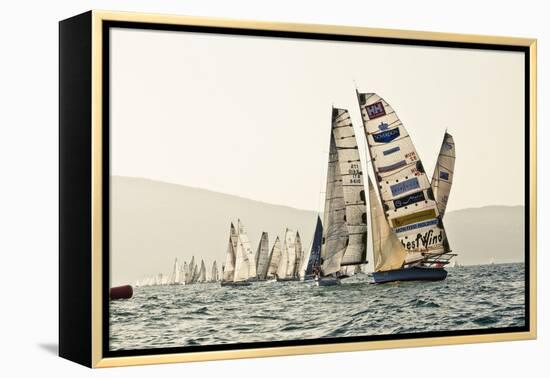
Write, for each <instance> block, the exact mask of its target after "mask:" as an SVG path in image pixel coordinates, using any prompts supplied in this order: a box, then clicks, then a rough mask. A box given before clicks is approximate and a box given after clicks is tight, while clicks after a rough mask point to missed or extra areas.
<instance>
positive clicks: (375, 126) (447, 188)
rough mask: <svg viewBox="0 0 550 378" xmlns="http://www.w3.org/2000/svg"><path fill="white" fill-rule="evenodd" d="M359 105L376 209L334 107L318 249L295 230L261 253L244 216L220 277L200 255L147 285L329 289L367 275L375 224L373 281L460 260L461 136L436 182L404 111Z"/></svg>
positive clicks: (370, 96) (265, 243)
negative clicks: (456, 201)
mask: <svg viewBox="0 0 550 378" xmlns="http://www.w3.org/2000/svg"><path fill="white" fill-rule="evenodd" d="M357 100H358V103H359V108H360V112H361V118H362V123H363V131H364V133H365V138H366V142H367V152H368V155H369V156H370V165H371V168H372V171H373V174H374V178H373V179H371V178H370V177H369V175H367V179H366V181H367V190H368V206H367V196H366V195H365V193H366V191H365V180H364V174H363V168H362V164H361V160H360V154H359V147H358V144H357V139H356V136H355V131H354V128H353V125H352V122H351V117H350V114H349V112H348V110H346V109H340V108H333V109H332V115H331V128H330V145H329V156H328V166H327V182H326V191H325V207H324V213H323V218H324V219H323V222H321V219H320V217H318V219H317V225H316V229H315V235H314V236H313V240H312V241H311V249H310V250H308V251H304V248H303V245H302V239H301V237H300V234H299V232H297V231H294V230H292V229H289V228H287V229H286V230H285V232H284V236H283V238H279V237H278V236H277V237H276V238H275V240H274V242H273V245H272V246H271V248H270V245H269V237H268V234H267V232H263V233H262V234H261V237H260V240H259V243H258V246H257V248H256V249H255V250H253V249H252V245H251V242H250V239H249V237H248V234H247V232H246V230H245V228H244V225H243V223H242V222H241V220H240V219H239V220H237V226H236V227H235V225H234V223H233V222H231V224H230V229H229V237H228V240H227V249H226V253H225V262H224V264H223V266H222V271H221V274H219V272H218V266H217V263H216V262H215V261H214V263H213V265H212V268H211V269H210V279H209V280H207V269H206V265H205V263H204V261H201V263H200V264H196V263H195V259H194V257H193V258H192V259H191V261H190V262H189V263H187V262H185V263H184V264H183V265H182V264H179V262H178V259H176V260H175V262H174V265H173V268H172V271H171V273H170V274H168V275H164V274H159V275H156V276H153V277H149V278H147V280H146V281H145V282H146V283H147V284H154V285H163V284H165V285H175V284H186V285H187V284H193V283H201V282H207V281H209V282H216V281H218V280H220V281H221V284H222V286H225V285H241V284H242V285H244V284H246V285H249V283H250V282H255V281H265V280H277V281H293V280H303V279H306V277H310V278H311V277H313V276H315V277H316V279H317V281H318V283H319V285H320V286H323V285H330V284H334V283H335V281H339V280H340V278H342V277H347V276H350V275H353V274H356V273H358V272H360V271H361V266H363V265H364V264H366V263H367V244H368V237H367V236H368V230H369V224H368V222H369V220H370V230H371V232H372V238H371V240H372V251H373V258H374V272H375V273H373V275H375V274H376V273H380V272H388V271H402V270H404V269H407V268H413V267H436V268H439V267H441V266H444V265H445V264H447V263H449V261H450V259H451V257H452V256H454V254H452V253H450V252H451V248H450V245H449V241H448V239H447V235H446V232H445V228H444V225H443V216H444V214H445V210H446V207H447V203H448V199H449V195H450V192H451V187H452V182H453V177H454V166H455V159H456V154H455V142H454V140H453V137H452V136H451V135H450V134H449V133H447V132H445V135H444V137H443V142H442V144H441V148H440V151H439V156H438V159H437V163H436V166H435V169H434V172H433V175H432V179H431V181H430V180H429V179H428V176H427V175H426V172H425V170H424V166H423V164H422V160H421V159H420V156H419V154H418V152H417V151H416V148H415V147H414V144H413V142H412V139H411V136H410V135H409V134H408V132H407V130H406V129H405V126H404V125H403V123H402V122H401V120H400V119H399V117H398V116H397V114H396V112H395V110H394V109H393V108H392V107H391V106H390V105H389V104H388V103H387V102H386V101H385V100H384V99H383V98H381V97H380V96H378V95H377V94H375V93H359V92H358V93H357ZM367 208H368V209H369V211H368V212H367ZM380 274H382V273H380ZM383 274H387V273H383ZM445 274H446V273H445ZM323 280H324V282H325V283H324V284H322V285H321V283H320V282H321V281H323Z"/></svg>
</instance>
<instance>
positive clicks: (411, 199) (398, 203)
mask: <svg viewBox="0 0 550 378" xmlns="http://www.w3.org/2000/svg"><path fill="white" fill-rule="evenodd" d="M425 199H426V197H424V192H416V193H413V194H409V195H408V196H405V197H401V198H398V199H395V200H393V205H394V206H395V208H396V209H399V208H401V207H404V206H409V205H412V204H413V203H417V202H420V201H424V200H425Z"/></svg>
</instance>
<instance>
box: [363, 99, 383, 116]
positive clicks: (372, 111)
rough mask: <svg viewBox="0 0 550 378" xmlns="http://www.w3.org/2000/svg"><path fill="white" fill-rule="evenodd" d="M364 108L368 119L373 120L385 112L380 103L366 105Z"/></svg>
mask: <svg viewBox="0 0 550 378" xmlns="http://www.w3.org/2000/svg"><path fill="white" fill-rule="evenodd" d="M366 108H367V115H368V116H369V119H375V118H378V117H382V116H384V115H386V110H384V105H382V101H378V102H375V103H374V104H371V105H367V106H366Z"/></svg>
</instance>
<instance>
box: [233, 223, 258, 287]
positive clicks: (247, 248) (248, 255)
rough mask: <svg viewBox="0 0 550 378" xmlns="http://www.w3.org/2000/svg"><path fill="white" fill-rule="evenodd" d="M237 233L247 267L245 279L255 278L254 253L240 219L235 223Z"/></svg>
mask: <svg viewBox="0 0 550 378" xmlns="http://www.w3.org/2000/svg"><path fill="white" fill-rule="evenodd" d="M237 224H238V232H239V242H240V243H241V244H242V247H243V250H244V259H245V261H246V264H247V265H248V273H247V277H246V278H247V279H248V278H251V277H256V260H255V256H254V251H253V250H252V245H251V244H250V240H249V239H248V235H247V234H246V231H245V229H244V226H243V224H242V222H241V221H240V219H239V220H238V221H237Z"/></svg>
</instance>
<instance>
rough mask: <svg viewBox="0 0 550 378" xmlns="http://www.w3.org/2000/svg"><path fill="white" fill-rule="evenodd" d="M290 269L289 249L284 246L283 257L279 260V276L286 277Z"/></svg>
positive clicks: (282, 249)
mask: <svg viewBox="0 0 550 378" xmlns="http://www.w3.org/2000/svg"><path fill="white" fill-rule="evenodd" d="M287 233H288V230H287V232H285V240H286V234H287ZM287 269H288V249H287V248H285V246H284V245H283V247H282V248H281V258H280V260H279V266H278V267H277V278H286V272H287Z"/></svg>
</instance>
